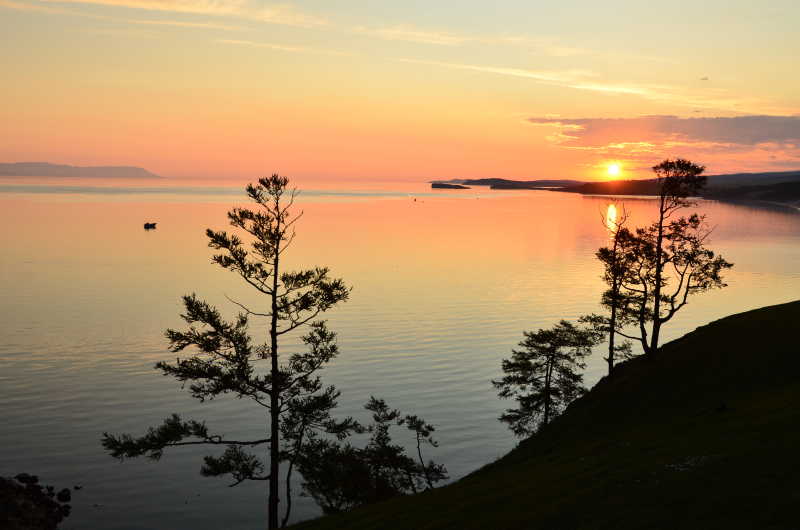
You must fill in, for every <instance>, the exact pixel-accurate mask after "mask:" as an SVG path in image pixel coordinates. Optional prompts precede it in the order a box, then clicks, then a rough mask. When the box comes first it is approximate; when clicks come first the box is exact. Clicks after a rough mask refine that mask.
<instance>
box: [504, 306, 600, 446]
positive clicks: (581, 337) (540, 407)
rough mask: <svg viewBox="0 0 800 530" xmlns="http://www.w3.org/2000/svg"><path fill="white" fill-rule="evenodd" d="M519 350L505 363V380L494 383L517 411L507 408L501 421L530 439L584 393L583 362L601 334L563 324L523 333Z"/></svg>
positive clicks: (563, 321) (568, 323) (569, 323)
mask: <svg viewBox="0 0 800 530" xmlns="http://www.w3.org/2000/svg"><path fill="white" fill-rule="evenodd" d="M524 337H525V338H524V339H523V340H522V342H520V343H519V348H518V349H514V350H512V356H511V358H510V359H503V361H502V365H501V366H502V369H503V373H504V374H505V375H504V376H503V377H502V378H500V379H497V380H493V381H492V384H493V385H494V386H495V388H497V389H498V390H499V393H498V395H499V396H500V397H501V398H504V399H514V400H515V401H516V402H517V404H518V407H517V408H511V409H507V410H506V411H505V412H504V413H503V414H501V416H500V421H502V422H503V423H507V424H508V427H509V428H510V429H511V430H512V432H513V433H514V434H516V435H517V436H529V435H531V434H533V433H534V432H536V430H537V429H538V428H539V427H540V426H544V425H547V424H548V423H549V422H550V421H551V420H552V418H554V417H555V416H557V415H558V414H560V413H561V412H562V411H563V410H564V409H565V408H566V407H567V405H569V403H571V402H572V401H573V400H574V399H575V398H577V397H579V396H580V395H581V394H583V393H584V392H585V391H586V389H585V388H584V387H583V374H582V373H581V371H582V370H583V369H584V368H585V367H586V363H585V362H584V359H585V358H586V357H587V356H588V355H590V354H591V353H592V348H593V347H594V346H595V345H597V344H599V343H600V341H602V333H600V332H598V331H597V330H595V329H593V328H580V327H578V326H575V325H574V324H572V323H571V322H568V321H566V320H562V321H561V322H559V323H558V324H556V325H555V326H553V327H552V328H548V329H540V330H538V331H536V332H530V331H526V332H524Z"/></svg>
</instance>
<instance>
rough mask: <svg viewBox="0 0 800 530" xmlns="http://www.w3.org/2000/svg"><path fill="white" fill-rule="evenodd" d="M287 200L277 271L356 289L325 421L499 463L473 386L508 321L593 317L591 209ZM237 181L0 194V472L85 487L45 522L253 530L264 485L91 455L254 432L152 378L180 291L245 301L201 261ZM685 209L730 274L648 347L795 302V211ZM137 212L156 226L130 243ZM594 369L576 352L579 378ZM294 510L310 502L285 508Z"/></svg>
mask: <svg viewBox="0 0 800 530" xmlns="http://www.w3.org/2000/svg"><path fill="white" fill-rule="evenodd" d="M301 184H302V183H301ZM304 187H306V189H307V192H306V193H304V194H303V195H301V199H300V200H299V202H298V205H299V208H300V209H302V210H303V211H304V212H305V213H304V217H303V219H302V221H301V222H300V225H299V227H298V237H297V239H296V243H295V246H294V248H293V249H292V253H291V254H288V255H287V256H288V259H289V261H290V262H291V263H290V265H297V266H313V265H326V266H329V267H330V268H331V269H332V271H333V273H334V274H335V275H337V276H340V277H343V278H344V279H345V280H346V281H347V282H348V283H349V284H351V285H352V286H353V288H354V290H353V294H352V298H351V300H350V301H349V302H348V303H346V304H344V305H342V306H340V307H339V308H336V309H335V310H333V311H331V312H330V313H328V314H327V317H328V318H329V320H330V326H331V328H332V329H334V330H335V331H337V332H338V334H339V343H340V349H341V355H340V357H339V358H338V359H337V360H336V361H335V362H334V363H333V364H332V365H331V366H330V367H329V368H328V369H327V370H326V372H325V374H324V377H325V380H326V381H327V382H329V383H333V384H336V385H337V386H338V387H339V388H340V389H341V390H342V399H341V405H340V410H339V412H340V413H341V414H342V415H348V414H349V415H354V416H356V417H358V418H361V419H363V420H366V417H365V415H364V414H363V411H362V410H361V406H362V405H363V403H364V402H365V401H366V400H367V399H368V398H369V396H370V395H376V396H380V397H383V398H385V399H386V400H387V401H388V402H389V404H390V405H392V406H394V407H397V408H400V409H402V410H403V411H406V412H409V413H415V414H419V415H421V416H423V417H424V418H426V419H427V420H428V421H430V422H432V423H434V424H435V425H436V427H437V434H438V439H439V440H440V442H441V447H440V448H439V449H437V450H432V451H430V453H429V456H431V457H434V458H435V459H437V460H438V461H440V462H443V463H445V464H446V465H447V467H448V469H449V470H450V473H451V475H452V477H453V478H456V479H457V478H459V477H462V476H464V475H465V474H466V473H468V472H470V471H472V470H474V469H476V468H478V467H480V466H481V465H483V464H486V463H488V462H490V461H492V460H494V459H496V458H497V457H499V456H501V455H503V454H504V453H505V452H507V451H508V450H509V449H510V448H512V447H513V446H514V444H515V443H516V441H515V439H514V438H513V437H512V435H511V434H510V432H509V431H508V430H507V429H506V428H505V427H504V426H502V425H501V424H500V423H499V422H498V421H497V420H496V417H497V416H498V414H499V413H500V411H501V410H502V409H503V408H504V407H505V406H508V405H510V404H509V403H504V402H502V401H500V400H498V399H497V398H496V395H495V392H494V391H493V389H492V387H491V385H490V383H489V381H490V380H491V379H492V378H494V377H497V376H498V375H499V366H500V360H501V359H502V358H503V357H506V356H508V355H509V353H510V349H511V348H512V347H514V346H515V345H516V343H517V342H519V340H520V339H521V336H522V331H523V330H534V329H536V328H538V327H542V326H549V325H552V324H553V323H555V322H556V321H557V320H558V319H561V318H567V319H572V318H576V317H577V316H579V315H581V314H584V313H587V312H591V311H597V310H598V306H597V300H598V297H599V295H600V292H601V291H602V288H603V286H602V284H601V281H600V273H601V271H600V269H599V267H598V263H597V262H596V260H595V259H594V256H593V253H594V251H595V250H596V249H597V248H598V247H599V246H601V245H603V244H604V243H605V241H606V238H607V237H608V234H607V231H606V229H605V228H604V226H603V222H604V220H603V216H604V215H605V213H606V212H607V208H608V204H609V202H610V200H609V199H608V198H600V197H594V198H593V197H582V196H580V195H573V194H563V193H553V192H547V191H515V192H492V191H489V190H486V189H473V190H463V191H456V192H453V191H449V190H443V191H442V192H436V191H432V190H430V189H429V188H428V186H427V185H425V184H419V183H417V184H415V183H398V184H395V185H391V186H383V187H377V186H375V187H369V186H361V187H360V188H359V187H357V186H351V187H339V188H336V187H332V186H330V185H329V186H327V187H325V186H319V185H316V184H314V183H309V184H308V185H306V186H304ZM375 188H377V189H375ZM239 189H240V188H238V187H231V186H230V185H224V184H220V183H205V184H197V183H188V184H187V183H181V182H179V183H175V182H171V181H168V182H160V183H158V184H152V183H149V184H148V183H138V184H130V183H116V185H115V184H108V183H98V182H96V181H94V182H89V181H87V180H83V181H79V182H66V181H64V180H63V179H62V180H59V181H58V182H53V181H52V180H50V181H43V183H42V182H39V183H34V184H32V183H31V182H30V181H25V182H20V181H19V180H14V179H6V180H5V181H2V182H0V222H2V224H3V226H4V230H3V231H2V232H0V245H2V248H3V252H2V254H0V290H1V291H2V293H3V314H2V319H0V337H2V341H0V421H1V422H2V425H3V429H2V430H0V475H9V474H15V473H17V472H21V471H25V472H31V473H36V474H38V475H40V476H41V477H42V478H43V479H44V481H45V482H47V483H52V484H54V485H56V486H58V487H63V486H71V485H73V484H81V485H83V486H84V488H83V489H82V490H81V491H79V492H77V493H76V495H75V502H74V513H73V516H71V517H70V518H69V519H68V520H67V523H66V524H65V525H64V528H76V529H77V528H108V529H123V528H124V529H134V528H141V529H144V528H187V527H193V528H198V529H206V528H207V529H216V528H232V529H238V528H241V529H244V528H255V527H259V526H261V525H262V522H263V520H264V501H265V489H264V484H263V483H253V484H243V485H240V486H238V487H236V488H228V487H227V482H226V480H225V479H204V478H202V477H200V475H199V467H200V460H201V456H202V455H203V454H205V453H204V451H203V450H202V449H196V448H191V449H184V450H178V449H175V450H171V451H167V453H166V454H165V456H164V458H163V459H162V460H161V461H160V462H151V461H147V460H133V461H126V462H124V463H119V462H117V461H115V460H113V459H111V458H110V457H108V456H107V455H105V454H104V453H103V451H102V448H101V447H100V443H99V441H100V436H101V434H102V433H103V432H104V431H112V432H134V433H140V432H142V431H143V429H145V428H146V427H147V426H149V425H154V424H157V423H159V422H160V421H161V419H163V418H164V417H165V416H167V415H168V414H170V413H172V412H179V413H181V414H183V415H184V416H185V417H187V418H188V417H193V418H198V419H206V420H208V424H209V426H210V427H211V429H212V430H213V431H215V432H219V433H222V434H226V435H229V436H242V437H244V436H254V437H261V435H262V433H263V432H264V429H265V424H264V417H263V414H262V412H261V410H260V409H258V408H254V407H252V406H250V405H249V404H248V403H246V402H242V401H237V400H230V399H221V400H219V401H214V402H210V403H205V404H200V403H198V402H196V401H194V400H192V399H191V398H190V397H189V396H188V395H187V394H186V393H185V392H183V391H181V389H180V385H179V384H178V383H177V382H175V381H174V380H172V379H169V378H165V377H162V376H160V375H159V374H158V373H157V372H156V371H155V370H153V364H154V363H155V362H156V361H158V360H162V359H171V358H172V357H173V354H170V353H168V352H167V351H166V349H165V345H166V341H165V340H164V338H163V331H164V329H165V328H167V327H181V325H182V321H181V320H180V318H179V314H180V310H181V307H180V296H181V295H183V294H186V293H191V292H195V293H197V294H198V295H199V296H201V297H204V298H206V299H207V300H209V301H210V302H213V303H215V304H217V305H218V306H219V307H220V308H221V309H222V310H223V311H225V312H228V314H231V315H232V314H234V313H235V310H236V308H235V307H234V306H233V305H232V304H230V303H229V302H228V301H227V299H226V296H230V297H232V298H236V299H239V300H241V301H243V302H246V303H248V304H250V305H252V306H256V307H257V306H258V304H259V303H263V301H260V300H259V299H258V297H255V296H254V295H253V293H251V292H249V291H248V290H247V289H246V288H245V287H243V286H242V285H241V284H240V283H239V282H237V281H236V277H235V276H234V275H232V274H230V273H228V272H226V271H223V270H221V269H218V268H216V267H215V266H214V265H213V264H211V263H210V255H211V251H210V249H208V248H207V247H206V243H205V237H204V235H203V232H204V230H205V228H206V227H212V228H216V229H218V228H225V227H226V223H225V212H226V210H227V209H228V208H229V207H230V206H231V205H233V203H235V202H241V198H242V197H243V195H241V192H240V191H239ZM626 207H627V208H628V210H629V211H630V213H631V216H632V220H633V223H634V224H642V223H644V222H646V221H647V220H648V219H649V218H650V216H651V215H652V213H653V208H652V202H651V201H649V200H633V199H631V200H627V201H626ZM697 209H698V210H700V211H702V212H703V213H706V214H707V215H708V217H709V220H710V222H711V223H712V224H713V225H715V226H716V229H715V232H714V234H713V241H712V243H711V247H712V248H714V249H715V250H718V251H719V252H720V253H722V254H723V255H724V256H725V257H726V258H727V259H728V260H729V261H732V262H734V263H735V267H734V269H733V270H732V271H731V272H730V273H729V274H728V276H727V278H728V283H729V284H730V286H729V287H728V288H726V289H724V290H722V291H718V292H714V293H711V294H706V295H702V296H699V297H696V298H695V299H693V300H691V301H690V304H689V305H688V306H687V307H686V308H685V309H683V310H682V311H681V312H680V313H679V314H678V316H676V317H675V319H673V321H672V322H670V323H669V324H668V325H667V327H666V328H665V329H664V335H665V337H664V339H665V340H670V339H673V338H676V337H678V336H680V335H682V334H684V333H686V332H688V331H690V330H692V329H694V328H695V327H697V326H699V325H702V324H706V323H707V322H709V321H711V320H714V319H717V318H720V317H723V316H725V315H728V314H731V313H735V312H739V311H743V310H747V309H753V308H756V307H760V306H764V305H769V304H776V303H781V302H786V301H789V300H794V299H797V298H800V272H798V268H797V266H796V264H797V263H800V215H798V214H797V213H796V212H792V211H789V210H770V209H763V208H755V207H748V206H741V205H728V204H722V203H715V202H703V203H701V204H700V205H698V208H697ZM145 221H156V222H158V229H157V230H155V231H150V232H145V231H144V230H143V229H142V224H143V223H144V222H145ZM259 328H260V329H259ZM253 331H254V333H255V334H256V335H258V334H259V333H261V334H262V336H263V334H264V333H265V328H264V327H263V325H262V324H260V323H258V322H254V324H253ZM290 350H291V348H289V347H287V348H286V350H285V351H290ZM754 354H757V352H754ZM604 369H605V364H604V362H603V361H602V359H601V355H595V356H594V357H593V358H592V359H591V361H590V363H589V367H588V370H587V376H586V377H587V381H588V382H589V383H590V384H591V383H594V382H596V381H597V380H598V379H599V378H600V377H601V376H602V375H603V373H604ZM398 438H399V439H402V436H400V433H398ZM294 514H295V517H294V520H299V519H303V518H308V517H313V516H315V515H317V514H318V511H317V509H316V507H315V506H314V504H313V502H311V501H310V500H309V499H304V498H298V499H296V500H295V510H294Z"/></svg>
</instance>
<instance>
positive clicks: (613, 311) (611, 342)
mask: <svg viewBox="0 0 800 530" xmlns="http://www.w3.org/2000/svg"><path fill="white" fill-rule="evenodd" d="M614 289H616V288H614ZM611 296H612V297H613V299H612V301H611V318H610V319H609V327H610V329H609V331H608V374H609V375H611V372H613V371H614V339H615V337H616V331H615V330H616V326H617V297H618V295H617V293H616V292H612V295H611Z"/></svg>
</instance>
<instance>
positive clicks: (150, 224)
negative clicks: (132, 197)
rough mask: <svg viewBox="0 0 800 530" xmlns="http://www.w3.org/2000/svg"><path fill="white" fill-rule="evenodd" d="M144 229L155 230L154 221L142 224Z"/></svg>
mask: <svg viewBox="0 0 800 530" xmlns="http://www.w3.org/2000/svg"><path fill="white" fill-rule="evenodd" d="M144 229H145V230H155V229H156V223H145V224H144Z"/></svg>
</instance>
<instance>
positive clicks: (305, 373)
mask: <svg viewBox="0 0 800 530" xmlns="http://www.w3.org/2000/svg"><path fill="white" fill-rule="evenodd" d="M288 182H289V181H288V179H287V178H286V177H281V176H279V175H272V176H271V177H269V178H262V179H259V180H258V183H257V184H255V185H253V184H250V185H248V186H247V188H246V191H247V195H248V197H249V198H250V200H251V201H253V202H254V203H255V204H256V208H254V209H247V208H234V209H232V210H230V211H229V212H228V219H229V221H230V224H231V225H232V226H234V227H235V228H237V229H239V230H241V231H243V232H244V233H245V234H246V237H247V239H248V240H249V241H248V242H247V243H245V241H243V240H242V239H241V238H240V237H239V236H237V235H235V234H229V233H227V232H225V231H219V232H217V231H213V230H211V229H209V230H207V231H206V235H207V237H208V240H209V243H208V245H209V246H210V247H211V248H213V249H215V250H218V251H220V252H219V253H218V254H215V255H214V256H213V262H214V263H216V264H218V265H219V266H221V267H222V268H224V269H227V270H230V271H233V272H234V273H236V274H237V275H238V276H239V277H240V278H241V279H242V280H243V281H244V282H245V283H246V284H248V285H249V286H250V287H252V288H253V289H255V291H257V293H259V294H260V295H263V296H265V297H266V303H265V304H264V307H262V308H259V310H257V311H256V310H253V309H250V308H249V307H247V306H245V305H244V304H241V303H239V302H235V301H233V300H232V302H233V303H235V304H236V305H237V306H239V308H240V309H241V311H242V312H240V313H239V315H238V316H237V317H236V319H235V320H233V321H231V322H227V321H225V320H224V319H223V318H222V316H221V315H220V313H219V311H218V310H217V309H216V308H214V307H213V306H211V305H209V304H208V303H206V302H204V301H202V300H199V299H198V298H197V297H196V296H195V295H194V294H192V295H189V296H184V297H183V303H184V306H185V313H184V315H183V318H184V320H186V322H187V323H188V324H189V329H188V330H187V331H176V330H171V329H170V330H167V332H166V336H167V338H168V340H169V344H170V349H171V350H172V351H173V352H181V351H183V350H185V349H186V348H189V347H193V348H195V349H196V350H197V351H196V353H195V354H194V355H192V356H190V357H188V358H183V359H181V358H178V359H177V361H176V362H175V363H174V364H173V363H166V362H159V363H158V364H157V365H156V368H157V369H159V370H160V371H162V372H163V373H164V374H165V375H171V376H173V377H175V378H176V379H177V380H179V381H181V382H183V383H185V382H189V390H190V391H191V393H192V395H193V396H194V397H195V398H197V399H200V400H201V401H202V400H205V399H213V398H214V397H216V396H219V395H221V394H233V395H235V396H236V397H239V398H249V399H250V400H252V401H253V402H255V403H257V404H258V405H259V406H261V407H264V408H266V409H267V411H268V422H267V426H266V430H267V433H266V434H267V436H266V437H265V438H259V439H251V440H230V439H225V438H223V437H222V436H219V435H213V434H211V433H210V432H209V430H208V428H207V427H206V425H205V423H203V422H197V421H193V420H190V421H182V420H181V418H180V417H179V416H178V415H173V416H172V417H170V418H167V420H165V421H164V423H163V424H162V425H161V426H159V427H158V428H151V429H150V430H149V431H148V432H147V433H146V434H145V435H144V436H141V437H139V438H134V437H132V436H130V435H127V434H123V435H120V436H115V435H111V434H108V433H105V434H104V435H103V445H104V447H105V448H106V449H107V450H108V451H109V452H110V453H111V455H112V456H115V457H117V458H120V459H122V458H126V457H136V456H142V455H146V456H149V457H150V458H154V459H158V458H160V457H161V456H162V454H163V451H164V449H165V448H167V447H175V446H184V445H195V444H211V445H224V446H226V449H225V451H224V453H223V454H222V455H221V456H219V457H217V456H207V457H205V459H204V465H203V467H202V469H201V472H202V473H203V475H206V476H221V475H231V476H232V477H233V478H234V483H233V484H232V485H236V484H239V483H241V482H243V481H245V480H263V481H267V482H268V484H269V487H268V491H269V494H268V506H267V508H268V509H267V513H268V521H267V523H268V524H267V528H268V529H270V530H271V529H275V528H278V524H279V522H278V503H279V498H280V492H279V485H280V482H279V471H280V462H281V461H282V460H288V461H289V462H290V465H289V467H288V474H287V477H286V480H287V497H289V496H290V494H291V489H290V487H289V485H288V482H289V481H290V480H291V472H292V469H293V466H292V464H293V462H294V458H296V455H297V454H299V452H300V451H301V450H302V446H303V443H304V442H305V441H307V440H308V439H309V438H310V437H311V434H312V433H314V432H320V431H322V432H326V433H330V434H333V435H336V436H346V435H347V433H348V432H349V431H351V430H353V429H355V428H357V424H355V422H353V420H352V419H350V418H346V419H345V420H342V421H336V420H334V419H333V418H332V417H331V411H332V409H333V408H334V407H335V406H336V404H337V398H338V397H339V392H338V391H337V390H336V389H335V388H334V387H333V386H327V387H324V386H323V384H322V382H321V380H320V377H319V371H320V370H321V369H322V368H323V366H324V365H325V364H327V363H328V362H330V361H331V360H332V359H333V358H334V357H335V356H336V355H337V353H338V348H337V346H336V335H335V334H334V333H333V332H331V331H329V330H328V328H327V326H326V325H325V322H324V321H319V320H315V319H316V318H317V317H318V316H319V315H320V314H321V313H323V312H325V311H327V310H328V309H330V308H331V307H333V306H335V305H336V304H338V303H339V302H343V301H345V300H347V298H348V295H349V293H350V288H349V287H347V286H346V285H345V284H344V282H343V281H342V280H340V279H332V278H330V277H329V271H328V269H327V268H320V267H317V268H313V269H306V270H300V271H296V272H289V271H284V270H283V268H282V263H281V259H282V256H283V254H284V252H285V251H286V250H287V249H288V248H289V246H290V245H291V243H292V241H293V239H294V236H295V231H294V225H295V223H296V222H297V220H298V219H299V218H300V216H301V215H302V214H294V213H293V212H292V206H293V203H294V199H295V197H296V195H297V192H296V190H290V189H289V188H288ZM251 317H262V318H265V319H266V321H267V325H266V333H265V335H266V337H265V338H266V339H267V340H266V341H265V342H263V343H258V344H254V343H253V340H252V339H251V336H250V335H249V333H248V331H249V329H248V328H249V319H250V318H251ZM303 326H308V327H307V329H308V332H307V333H306V334H305V335H304V336H303V338H302V341H303V343H304V345H305V346H306V348H307V351H306V352H305V353H294V354H292V355H289V356H285V355H284V356H283V357H282V356H280V355H279V347H280V338H281V337H282V336H284V335H286V334H287V333H290V332H292V331H294V330H296V329H298V328H301V327H303ZM282 359H283V362H282ZM262 361H263V362H265V363H266V364H267V366H266V367H265V369H262V368H261V364H262ZM282 437H283V440H282ZM187 439H191V441H185V440H187ZM282 442H283V444H282ZM262 444H268V446H269V449H268V452H267V455H266V465H265V463H264V461H262V459H260V458H258V457H257V456H256V455H254V454H251V453H248V452H247V451H245V450H244V448H245V447H253V446H257V445H262ZM267 469H268V472H266V473H265V471H267ZM290 509H291V503H290V501H289V499H288V498H287V511H286V514H285V515H284V518H283V524H284V525H285V524H286V523H287V522H288V519H289V510H290Z"/></svg>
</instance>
